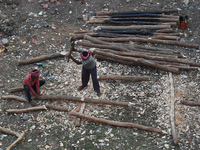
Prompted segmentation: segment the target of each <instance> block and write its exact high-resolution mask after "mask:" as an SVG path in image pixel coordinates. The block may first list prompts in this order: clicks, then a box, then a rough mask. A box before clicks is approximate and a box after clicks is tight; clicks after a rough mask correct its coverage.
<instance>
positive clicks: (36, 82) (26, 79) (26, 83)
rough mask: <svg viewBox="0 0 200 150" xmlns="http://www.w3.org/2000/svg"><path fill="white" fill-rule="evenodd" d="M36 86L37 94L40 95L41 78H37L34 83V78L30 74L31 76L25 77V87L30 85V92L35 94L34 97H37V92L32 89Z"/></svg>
mask: <svg viewBox="0 0 200 150" xmlns="http://www.w3.org/2000/svg"><path fill="white" fill-rule="evenodd" d="M34 84H36V90H37V92H38V94H39V93H40V88H39V87H40V82H39V78H37V79H34V80H33V81H32V78H31V74H29V75H27V76H26V77H25V79H24V85H28V86H29V89H30V91H31V93H32V94H33V95H35V94H36V92H35V91H34V90H33V88H32V86H33V85H34Z"/></svg>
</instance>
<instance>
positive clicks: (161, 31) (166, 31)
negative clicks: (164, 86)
mask: <svg viewBox="0 0 200 150" xmlns="http://www.w3.org/2000/svg"><path fill="white" fill-rule="evenodd" d="M171 32H173V29H172V28H170V29H160V30H156V31H155V33H171Z"/></svg>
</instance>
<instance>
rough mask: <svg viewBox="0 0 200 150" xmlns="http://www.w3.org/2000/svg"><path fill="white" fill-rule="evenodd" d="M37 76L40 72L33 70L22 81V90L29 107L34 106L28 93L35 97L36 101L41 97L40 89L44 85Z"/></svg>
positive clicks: (43, 81)
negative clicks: (24, 92)
mask: <svg viewBox="0 0 200 150" xmlns="http://www.w3.org/2000/svg"><path fill="white" fill-rule="evenodd" d="M39 75H40V70H38V69H33V70H31V74H28V75H27V76H26V77H25V79H24V89H25V91H26V96H27V97H28V101H29V104H30V105H31V106H36V104H35V103H34V102H33V101H32V99H31V94H30V92H31V93H32V95H34V96H35V99H38V98H39V96H40V95H41V94H40V87H41V86H42V85H44V84H45V80H39Z"/></svg>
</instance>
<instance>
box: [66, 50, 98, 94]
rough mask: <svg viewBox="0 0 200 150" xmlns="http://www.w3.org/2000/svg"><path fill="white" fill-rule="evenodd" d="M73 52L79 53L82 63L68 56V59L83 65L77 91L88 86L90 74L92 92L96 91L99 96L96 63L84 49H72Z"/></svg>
mask: <svg viewBox="0 0 200 150" xmlns="http://www.w3.org/2000/svg"><path fill="white" fill-rule="evenodd" d="M73 51H77V52H79V53H81V58H82V62H81V61H78V60H76V59H74V58H73V57H72V56H71V55H70V54H69V55H68V58H71V59H72V60H73V61H74V62H75V63H76V64H78V65H80V64H83V67H82V76H81V79H82V85H81V86H80V87H79V88H78V90H79V91H80V90H82V89H84V88H85V87H86V86H87V85H88V82H89V79H90V74H91V76H92V83H93V88H94V91H96V92H97V95H98V96H100V95H101V92H100V87H99V81H98V79H97V67H96V62H95V60H94V58H93V57H92V53H91V52H90V51H87V50H86V49H84V48H73Z"/></svg>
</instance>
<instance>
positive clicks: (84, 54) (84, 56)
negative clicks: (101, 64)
mask: <svg viewBox="0 0 200 150" xmlns="http://www.w3.org/2000/svg"><path fill="white" fill-rule="evenodd" d="M91 54H92V53H91V52H89V51H82V52H81V58H82V59H83V60H86V59H87V58H88V57H89V56H90V55H91Z"/></svg>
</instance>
